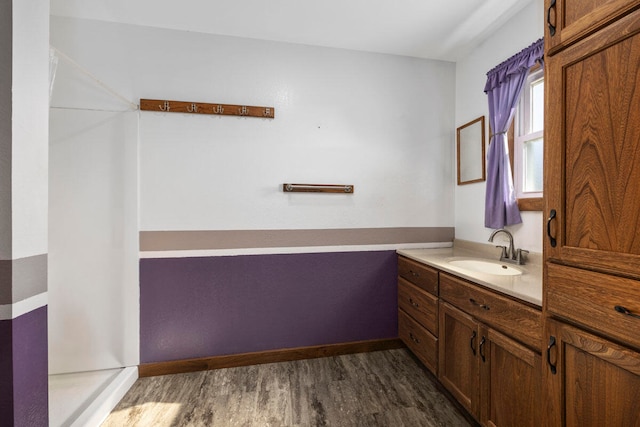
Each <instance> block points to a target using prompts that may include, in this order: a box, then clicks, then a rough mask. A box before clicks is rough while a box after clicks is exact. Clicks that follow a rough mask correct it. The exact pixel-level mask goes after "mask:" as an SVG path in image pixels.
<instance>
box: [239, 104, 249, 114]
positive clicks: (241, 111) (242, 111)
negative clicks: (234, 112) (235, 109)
mask: <svg viewBox="0 0 640 427" xmlns="http://www.w3.org/2000/svg"><path fill="white" fill-rule="evenodd" d="M239 110H240V115H241V116H246V115H247V114H249V113H248V112H247V107H246V106H244V105H243V106H242V107H240V109H239Z"/></svg>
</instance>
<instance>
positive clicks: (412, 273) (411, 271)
mask: <svg viewBox="0 0 640 427" xmlns="http://www.w3.org/2000/svg"><path fill="white" fill-rule="evenodd" d="M409 274H411V275H412V276H413V277H420V274H419V273H416V272H415V271H413V270H409Z"/></svg>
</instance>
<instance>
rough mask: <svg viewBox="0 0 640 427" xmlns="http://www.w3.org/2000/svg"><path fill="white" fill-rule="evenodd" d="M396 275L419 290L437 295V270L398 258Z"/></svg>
mask: <svg viewBox="0 0 640 427" xmlns="http://www.w3.org/2000/svg"><path fill="white" fill-rule="evenodd" d="M398 275H399V276H400V277H403V278H405V279H406V280H408V281H410V282H411V283H413V284H414V285H416V286H418V287H419V288H422V289H424V290H425V291H427V292H429V293H432V294H433V295H438V270H436V269H434V268H431V267H427V266H426V265H424V264H420V263H419V262H416V261H413V260H410V259H408V258H405V257H402V256H399V257H398Z"/></svg>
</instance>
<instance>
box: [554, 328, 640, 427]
mask: <svg viewBox="0 0 640 427" xmlns="http://www.w3.org/2000/svg"><path fill="white" fill-rule="evenodd" d="M545 332H546V334H545V335H546V337H547V339H548V340H550V341H549V342H550V346H549V347H550V348H549V349H548V350H547V354H546V355H545V356H546V357H547V361H546V362H545V366H544V368H543V371H544V380H545V387H546V393H545V394H546V395H547V397H548V398H547V399H546V400H545V408H544V418H545V420H546V422H547V425H549V426H567V427H574V426H575V427H591V426H593V427H601V426H607V427H633V426H636V427H638V426H640V353H637V352H634V351H632V350H630V349H628V348H624V347H622V346H619V345H617V344H614V343H612V342H610V341H608V340H605V339H603V338H600V337H598V336H595V335H592V334H590V333H587V332H585V331H582V330H581V329H578V328H575V327H573V326H569V325H567V324H564V323H561V322H558V321H555V320H551V319H549V320H547V323H546V329H545Z"/></svg>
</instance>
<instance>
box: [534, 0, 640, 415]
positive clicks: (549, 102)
mask: <svg viewBox="0 0 640 427" xmlns="http://www.w3.org/2000/svg"><path fill="white" fill-rule="evenodd" d="M545 6H546V8H547V9H546V10H547V12H548V13H547V15H546V18H548V23H547V25H546V30H545V49H546V54H545V90H546V93H545V97H546V103H545V189H544V191H545V214H546V216H547V221H546V224H545V226H546V230H545V232H546V238H545V244H544V253H545V267H544V268H545V272H544V296H543V310H544V313H545V334H544V339H545V345H547V351H546V355H545V358H546V363H545V365H546V366H545V369H544V372H545V374H544V384H545V387H546V390H547V393H546V395H547V397H548V398H547V399H545V402H546V404H545V411H544V413H545V415H546V416H545V419H546V420H547V424H548V425H552V426H560V425H567V426H574V425H575V426H590V425H593V426H596V425H607V426H628V425H640V421H639V420H640V405H638V403H637V402H638V397H639V396H638V387H639V386H640V353H638V352H639V351H640V1H629V0H608V1H607V0H598V1H596V0H545ZM633 398H635V400H633Z"/></svg>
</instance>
